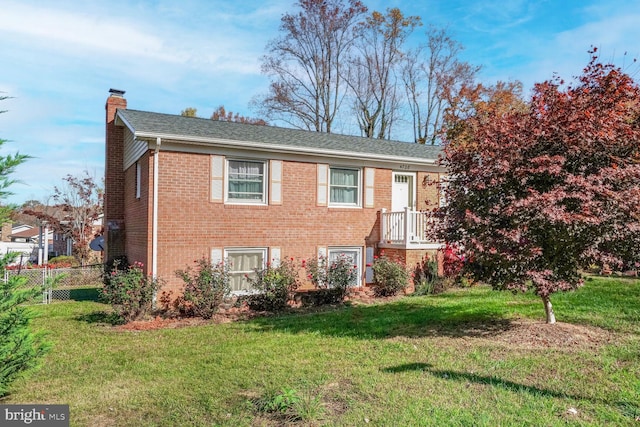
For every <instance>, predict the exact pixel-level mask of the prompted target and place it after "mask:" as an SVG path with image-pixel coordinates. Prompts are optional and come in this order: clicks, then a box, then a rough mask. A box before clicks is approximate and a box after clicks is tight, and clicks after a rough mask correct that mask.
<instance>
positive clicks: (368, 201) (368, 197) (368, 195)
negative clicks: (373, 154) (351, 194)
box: [364, 168, 376, 208]
mask: <svg viewBox="0 0 640 427" xmlns="http://www.w3.org/2000/svg"><path fill="white" fill-rule="evenodd" d="M375 175H376V170H375V169H374V168H364V207H365V208H373V207H374V206H375V205H374V198H373V194H374V193H373V189H374V186H375V183H374V177H375Z"/></svg>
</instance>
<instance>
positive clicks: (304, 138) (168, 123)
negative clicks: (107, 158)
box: [117, 109, 442, 161]
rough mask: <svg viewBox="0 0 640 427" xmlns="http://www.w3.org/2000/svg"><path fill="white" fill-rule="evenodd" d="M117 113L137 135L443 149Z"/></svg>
mask: <svg viewBox="0 0 640 427" xmlns="http://www.w3.org/2000/svg"><path fill="white" fill-rule="evenodd" d="M117 114H118V117H119V118H120V119H121V120H122V121H123V122H124V123H125V125H126V126H128V127H129V128H130V129H131V131H132V132H133V133H134V135H135V137H136V138H155V137H161V138H163V139H169V140H175V141H185V142H187V141H190V140H192V141H195V140H197V141H199V142H211V143H215V142H216V141H217V140H224V141H238V142H250V143H257V144H260V145H264V147H265V148H272V149H273V148H278V147H281V148H287V149H291V150H292V151H295V150H296V149H299V150H300V151H303V150H304V149H307V150H314V151H316V150H317V151H322V152H324V153H327V154H329V153H334V154H340V153H344V154H347V153H348V154H350V155H354V154H356V155H357V154H362V155H363V156H366V155H374V156H385V157H389V158H404V159H406V158H411V159H414V160H422V161H433V160H436V159H437V158H438V156H439V155H440V153H441V152H442V148H441V147H439V146H433V145H423V144H415V143H409V142H401V141H388V140H380V139H371V138H363V137H358V136H348V135H338V134H327V133H319V132H310V131H304V130H299V129H289V128H282V127H275V126H260V125H252V124H245V123H235V122H224V121H217V120H210V119H203V118H197V117H185V116H178V115H171V114H162V113H151V112H147V111H137V110H124V109H119V110H118V113H117Z"/></svg>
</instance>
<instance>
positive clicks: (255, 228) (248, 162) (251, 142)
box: [104, 89, 445, 291]
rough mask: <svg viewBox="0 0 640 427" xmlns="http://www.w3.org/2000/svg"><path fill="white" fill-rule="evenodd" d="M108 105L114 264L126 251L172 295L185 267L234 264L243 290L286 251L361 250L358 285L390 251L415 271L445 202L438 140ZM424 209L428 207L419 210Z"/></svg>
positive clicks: (109, 230)
mask: <svg viewBox="0 0 640 427" xmlns="http://www.w3.org/2000/svg"><path fill="white" fill-rule="evenodd" d="M110 93H111V95H110V96H109V98H108V100H107V103H106V156H105V157H106V164H105V200H104V215H105V218H104V224H105V235H104V237H105V246H106V247H105V260H106V261H109V260H112V259H114V258H116V257H119V256H123V255H126V256H127V258H128V261H129V262H130V263H132V262H134V261H139V262H142V263H143V264H144V266H145V269H146V272H147V273H148V274H152V275H155V276H157V277H159V278H161V279H163V280H164V281H165V283H166V285H165V286H166V287H165V288H163V289H164V290H170V289H173V290H177V291H180V289H181V287H182V285H183V283H182V281H181V280H180V279H178V278H177V277H176V275H175V271H176V270H178V269H184V268H186V267H188V266H192V265H194V261H195V260H197V259H199V258H202V257H205V258H208V259H211V260H212V261H213V262H218V261H222V260H228V261H229V262H230V264H231V269H232V271H233V290H234V291H242V290H244V289H247V280H246V277H245V274H251V272H252V270H253V269H254V268H259V267H263V266H264V265H265V263H266V262H268V261H269V260H271V261H275V262H277V261H278V260H280V259H282V258H283V257H287V258H289V257H291V258H295V259H310V258H312V257H317V256H318V255H322V254H324V255H326V256H328V257H329V258H330V259H331V258H335V257H336V256H338V255H339V254H345V255H347V256H350V257H351V258H352V259H353V261H354V263H355V265H357V267H358V269H359V271H360V279H359V280H358V284H364V283H370V282H371V281H372V276H371V271H370V270H371V269H370V268H368V267H367V264H368V263H371V262H372V260H373V257H374V255H375V254H378V253H379V252H380V250H381V249H384V250H385V251H386V252H387V253H388V254H395V255H398V256H400V257H402V258H404V259H405V260H406V263H407V265H409V266H413V265H415V263H416V262H417V261H419V260H420V259H421V258H422V257H423V256H424V255H425V254H426V253H427V252H429V253H434V252H435V251H436V250H437V248H439V245H438V244H437V243H435V242H432V241H429V240H428V239H427V238H426V237H425V236H426V234H425V228H426V227H428V221H427V216H426V215H424V214H423V213H421V212H420V211H419V210H420V209H426V208H427V205H426V203H425V201H429V202H430V203H432V204H434V205H436V206H437V204H438V202H439V200H440V197H439V194H438V189H437V186H436V185H423V183H424V182H428V181H432V182H435V181H438V180H439V179H440V177H441V176H442V175H443V174H444V172H445V171H444V170H443V169H442V168H440V167H439V166H437V158H438V155H439V154H440V152H441V149H440V148H439V147H437V146H427V145H419V144H413V143H404V142H391V141H384V140H377V139H367V138H361V137H354V136H343V135H336V134H324V133H317V132H307V131H301V130H294V129H286V128H277V127H270V126H257V125H249V124H241V123H232V122H222V121H213V120H209V119H200V118H192V117H183V116H178V115H167V114H159V113H152V112H144V111H135V110H127V109H126V107H127V102H126V100H125V99H124V97H123V95H124V92H123V91H117V90H113V89H112V90H111V91H110ZM416 209H417V210H416Z"/></svg>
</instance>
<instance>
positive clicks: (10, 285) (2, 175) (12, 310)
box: [0, 96, 48, 397]
mask: <svg viewBox="0 0 640 427" xmlns="http://www.w3.org/2000/svg"><path fill="white" fill-rule="evenodd" d="M5 99H7V97H6V96H0V101H1V100H5ZM0 112H4V111H0ZM5 142H6V140H2V139H0V146H1V145H3V144H4V143H5ZM27 158H28V156H26V155H23V154H19V153H16V154H14V155H7V156H0V199H1V198H4V197H6V196H7V195H8V194H11V193H10V192H9V190H8V188H9V186H10V185H11V184H12V183H13V182H15V181H14V180H12V179H11V178H10V175H11V174H12V173H13V172H14V170H15V168H16V167H17V166H18V165H20V164H22V163H23V162H24V161H25V160H27ZM10 212H11V209H10V208H8V207H6V206H3V207H2V208H1V209H0V219H1V220H2V223H4V222H5V221H7V220H8V219H9V214H10ZM15 257H16V254H15V253H8V254H5V255H4V256H3V257H0V274H3V275H4V272H5V269H6V267H7V265H8V264H9V263H10V262H11V261H13V260H14V259H15ZM25 280H26V279H25V278H24V276H15V275H12V276H10V277H9V279H8V280H0V397H1V396H4V395H6V394H7V393H8V390H9V386H10V384H11V383H12V382H13V381H14V380H15V379H16V378H17V377H18V376H19V375H20V374H21V373H22V372H24V371H25V370H27V369H30V368H33V367H35V366H36V365H37V364H38V361H39V360H40V358H41V356H42V355H43V354H44V353H45V352H46V351H47V349H48V346H47V344H46V343H44V341H43V340H42V336H41V335H38V334H34V333H33V332H32V331H31V328H30V323H31V319H32V318H33V314H32V313H31V312H29V311H28V309H27V308H26V307H25V306H24V304H23V303H24V302H26V301H29V300H30V299H31V298H33V297H34V296H35V295H37V294H38V293H39V292H40V290H39V289H37V288H24V283H25Z"/></svg>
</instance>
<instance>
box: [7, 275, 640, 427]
mask: <svg viewBox="0 0 640 427" xmlns="http://www.w3.org/2000/svg"><path fill="white" fill-rule="evenodd" d="M552 301H553V303H554V308H555V310H556V316H557V318H558V321H559V322H570V323H572V324H574V325H584V326H587V327H589V328H602V329H603V330H604V331H606V333H607V334H609V335H611V336H612V337H613V338H612V339H611V340H610V341H609V342H608V343H605V344H602V345H599V346H593V347H588V346H585V347H571V346H563V345H552V346H551V347H550V348H540V347H535V346H527V345H525V344H526V343H517V344H516V343H510V342H508V341H505V340H504V339H500V337H501V336H503V335H504V334H505V333H508V332H509V331H514V330H517V329H513V328H514V327H515V325H516V323H517V322H516V320H517V319H533V320H536V321H540V322H541V321H543V320H544V312H543V309H542V304H541V302H540V300H539V299H538V298H536V297H535V296H532V295H522V294H518V295H513V294H510V293H501V292H493V291H491V290H489V289H487V288H484V287H478V288H472V289H465V290H453V291H450V292H448V293H445V294H442V295H438V296H428V297H407V298H403V299H400V300H398V301H396V302H391V303H387V304H380V305H372V306H352V307H343V308H330V309H327V310H321V311H318V312H309V313H301V314H287V315H281V316H270V317H263V318H257V319H254V320H251V321H243V322H236V323H232V324H217V325H216V324H207V325H203V326H193V327H185V328H180V329H164V330H155V331H141V332H130V331H122V330H118V329H115V328H114V327H112V326H111V325H109V324H107V323H104V322H105V320H106V319H107V318H108V311H109V310H108V307H107V306H105V305H102V304H99V303H96V302H93V301H71V302H59V303H54V304H52V305H49V306H35V307H34V310H35V311H37V312H38V313H39V317H38V318H37V319H36V321H35V325H36V327H37V328H38V329H40V330H46V331H47V332H48V334H49V340H50V341H51V342H52V343H53V350H52V352H51V353H50V354H49V355H48V356H47V357H46V360H45V361H44V363H43V366H42V368H41V369H40V370H38V371H34V372H31V373H29V375H28V376H26V377H25V378H23V379H21V380H19V381H18V382H16V383H14V386H13V388H12V394H11V395H10V396H9V397H8V398H5V399H4V400H2V401H1V403H51V404H53V403H68V404H69V405H70V408H71V424H72V425H74V426H109V425H117V426H156V425H162V426H165V425H167V426H170V425H175V426H210V425H221V426H245V425H246V426H249V425H267V426H269V425H282V424H283V423H286V422H293V421H291V420H292V419H294V418H292V417H290V416H289V415H290V414H288V415H286V414H282V413H272V412H267V411H264V410H263V409H261V406H264V405H261V404H260V402H265V399H266V401H269V399H274V398H277V396H278V395H279V393H280V394H282V393H283V390H285V391H286V390H295V392H296V393H297V396H298V397H299V398H300V400H301V401H302V403H303V404H305V406H303V407H301V408H300V409H299V412H300V414H299V415H304V417H301V418H302V419H303V421H297V423H298V424H300V425H344V426H354V425H364V424H366V423H367V421H368V423H369V424H370V425H388V426H427V425H434V426H441V425H461V426H462V425H469V426H471V425H473V426H501V425H502V426H512V425H516V426H518V425H522V426H526V425H545V426H547V425H550V426H554V425H566V424H570V425H594V426H599V425H636V426H637V425H638V420H639V419H640V418H638V417H640V403H639V402H640V282H639V281H632V280H626V279H601V278H598V279H593V280H590V281H588V282H587V284H586V286H585V287H583V288H581V289H580V290H579V291H577V292H573V293H567V294H562V295H554V297H553V298H552ZM549 327H550V328H552V327H553V326H549ZM318 401H320V402H321V405H318V404H317V403H318ZM292 406H293V405H292ZM570 408H575V409H576V410H577V411H578V412H577V414H575V415H573V414H569V413H567V410H569V409H570Z"/></svg>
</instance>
